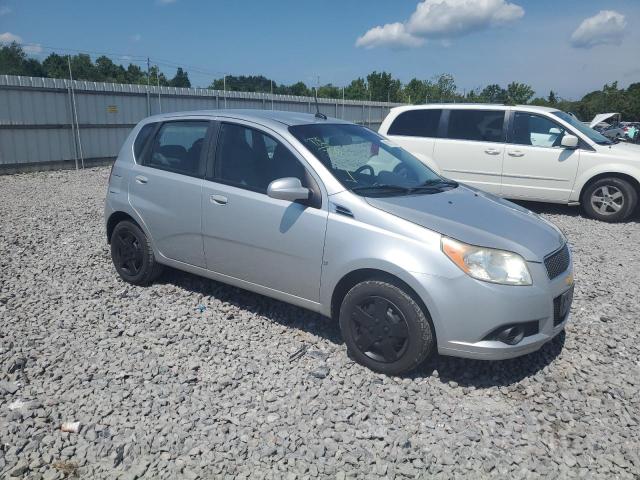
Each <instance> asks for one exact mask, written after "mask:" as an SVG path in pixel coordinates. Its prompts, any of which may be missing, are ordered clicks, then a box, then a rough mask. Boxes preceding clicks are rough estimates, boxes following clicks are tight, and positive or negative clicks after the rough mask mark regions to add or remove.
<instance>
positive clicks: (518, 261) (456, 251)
mask: <svg viewBox="0 0 640 480" xmlns="http://www.w3.org/2000/svg"><path fill="white" fill-rule="evenodd" d="M441 246H442V251H443V252H444V254H445V255H446V256H447V257H449V258H450V259H451V261H452V262H453V263H455V264H456V265H457V266H458V267H460V269H461V270H462V271H463V272H465V273H466V274H467V275H470V276H471V277H473V278H477V279H478V280H483V281H485V282H493V283H501V284H503V285H531V284H532V282H531V275H530V274H529V269H528V268H527V263H526V262H525V261H524V259H523V258H522V257H521V256H520V255H518V254H517V253H513V252H506V251H504V250H495V249H493V248H485V247H476V246H474V245H467V244H466V243H462V242H458V241H457V240H453V239H452V238H447V237H442V243H441Z"/></svg>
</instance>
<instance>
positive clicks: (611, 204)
mask: <svg viewBox="0 0 640 480" xmlns="http://www.w3.org/2000/svg"><path fill="white" fill-rule="evenodd" d="M581 201H582V206H583V209H584V211H585V213H586V214H587V215H588V216H589V217H591V218H595V219H597V220H602V221H603V222H622V221H624V220H626V219H627V218H629V216H630V215H631V214H632V213H633V212H634V210H635V209H636V205H637V204H638V192H637V191H636V189H635V188H634V187H633V185H631V184H630V183H629V182H628V181H626V180H624V179H622V178H618V177H606V178H601V179H599V180H596V181H595V182H593V183H592V184H591V185H589V186H588V187H587V188H586V189H585V191H584V193H583V194H582V199H581Z"/></svg>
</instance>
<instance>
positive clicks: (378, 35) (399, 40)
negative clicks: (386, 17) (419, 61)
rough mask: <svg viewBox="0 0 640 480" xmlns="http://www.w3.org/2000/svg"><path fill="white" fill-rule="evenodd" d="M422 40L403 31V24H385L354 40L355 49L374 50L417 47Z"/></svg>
mask: <svg viewBox="0 0 640 480" xmlns="http://www.w3.org/2000/svg"><path fill="white" fill-rule="evenodd" d="M423 43H424V40H423V39H422V38H419V37H414V36H413V35H411V34H410V33H408V32H407V31H406V30H405V26H404V24H403V23H400V22H397V23H387V24H386V25H384V26H382V27H374V28H372V29H371V30H369V31H368V32H366V33H365V34H364V35H362V36H361V37H358V40H356V47H364V48H375V47H392V48H407V47H419V46H421V45H422V44H423Z"/></svg>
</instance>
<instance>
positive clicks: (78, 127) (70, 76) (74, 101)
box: [67, 55, 84, 170]
mask: <svg viewBox="0 0 640 480" xmlns="http://www.w3.org/2000/svg"><path fill="white" fill-rule="evenodd" d="M67 63H68V64H69V82H70V84H71V103H72V105H73V117H74V118H75V120H76V135H77V138H78V150H79V152H80V162H81V164H82V169H83V170H84V155H83V154H82V142H81V141H80V124H79V123H78V107H77V106H76V92H75V89H74V88H73V73H71V55H67ZM76 168H77V163H76Z"/></svg>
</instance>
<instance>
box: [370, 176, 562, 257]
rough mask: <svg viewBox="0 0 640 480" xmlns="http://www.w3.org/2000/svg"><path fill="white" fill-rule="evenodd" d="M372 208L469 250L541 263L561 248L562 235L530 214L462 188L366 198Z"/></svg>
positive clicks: (473, 190) (499, 200)
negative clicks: (502, 253)
mask: <svg viewBox="0 0 640 480" xmlns="http://www.w3.org/2000/svg"><path fill="white" fill-rule="evenodd" d="M365 200H366V201H367V202H368V203H369V204H370V205H371V206H373V207H375V208H378V209H380V210H383V211H385V212H387V213H390V214H392V215H395V216H397V217H400V218H402V219H404V220H408V221H409V222H412V223H415V224H417V225H420V226H423V227H425V228H428V229H429V230H433V231H436V232H438V233H440V234H442V235H446V236H448V237H451V238H455V239H456V240H460V241H462V242H465V243H469V244H472V245H477V246H482V247H489V248H497V249H500V250H508V251H511V252H516V253H518V254H520V255H522V257H524V258H525V259H526V260H528V261H533V262H541V261H542V260H543V259H544V257H545V256H547V255H548V254H550V253H552V252H553V251H555V250H557V249H559V248H560V247H562V245H564V243H565V238H564V235H563V234H562V232H561V231H560V230H559V229H558V228H557V227H556V226H555V225H553V224H552V223H550V222H547V221H546V220H543V219H542V218H540V217H539V216H538V215H536V214H535V213H533V212H531V211H529V210H527V209H526V208H523V207H520V206H519V205H516V204H514V203H511V202H509V201H507V200H503V199H501V198H498V197H496V196H494V195H491V194H488V193H486V192H482V191H480V190H476V189H474V188H471V187H467V186H462V185H460V186H458V188H454V189H451V190H447V191H443V192H440V193H434V194H425V195H406V196H397V197H382V198H380V197H366V198H365Z"/></svg>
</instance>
